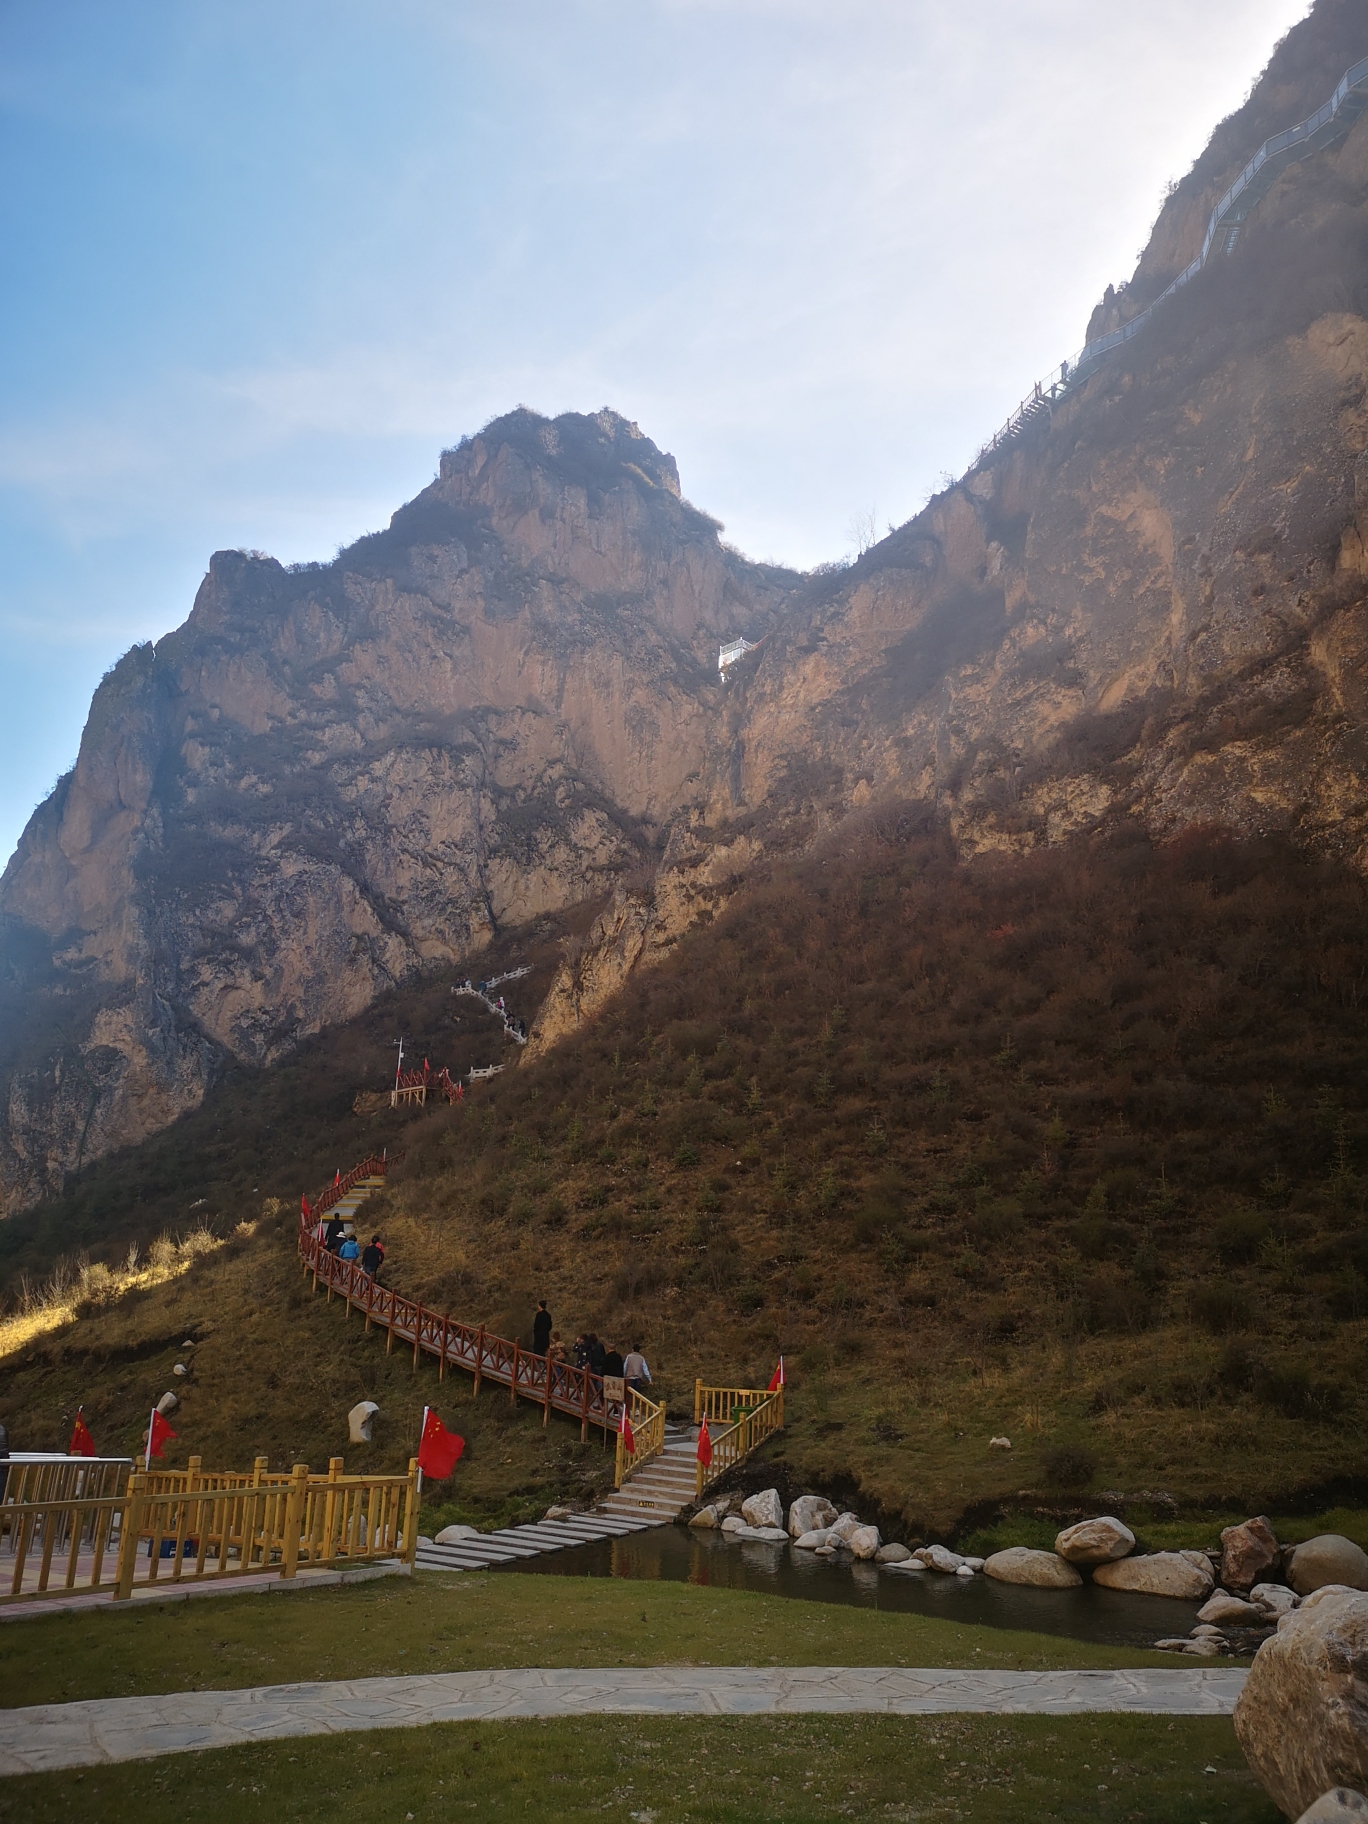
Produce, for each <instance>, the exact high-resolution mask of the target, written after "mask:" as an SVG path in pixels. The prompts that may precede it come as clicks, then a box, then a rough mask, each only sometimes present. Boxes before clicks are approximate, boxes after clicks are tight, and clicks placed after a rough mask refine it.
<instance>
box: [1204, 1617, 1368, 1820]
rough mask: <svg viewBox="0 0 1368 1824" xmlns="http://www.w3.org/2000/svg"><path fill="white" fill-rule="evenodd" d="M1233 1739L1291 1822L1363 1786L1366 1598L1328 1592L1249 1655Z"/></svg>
mask: <svg viewBox="0 0 1368 1824" xmlns="http://www.w3.org/2000/svg"><path fill="white" fill-rule="evenodd" d="M1235 1733H1236V1735H1237V1736H1238V1737H1239V1742H1240V1746H1241V1748H1243V1749H1244V1752H1245V1759H1246V1760H1247V1761H1248V1762H1249V1764H1250V1766H1251V1767H1252V1768H1253V1769H1254V1771H1255V1773H1256V1774H1257V1775H1258V1776H1259V1778H1260V1779H1261V1780H1262V1781H1263V1783H1264V1785H1265V1786H1266V1787H1267V1789H1268V1793H1269V1796H1270V1797H1271V1798H1272V1800H1273V1802H1274V1804H1275V1805H1280V1806H1281V1807H1282V1809H1283V1810H1284V1811H1285V1812H1286V1813H1287V1815H1288V1816H1289V1817H1293V1818H1295V1817H1298V1816H1300V1814H1301V1813H1302V1812H1303V1811H1305V1810H1306V1808H1307V1807H1308V1806H1309V1805H1311V1804H1313V1803H1314V1801H1315V1800H1316V1799H1318V1798H1320V1796H1321V1795H1322V1794H1323V1793H1325V1792H1328V1791H1329V1790H1330V1789H1331V1788H1332V1787H1334V1786H1348V1787H1350V1788H1351V1789H1355V1790H1361V1789H1362V1788H1363V1786H1364V1785H1365V1784H1366V1783H1368V1596H1364V1595H1361V1594H1359V1593H1358V1592H1357V1591H1352V1590H1336V1591H1334V1592H1333V1593H1330V1592H1327V1593H1325V1594H1323V1595H1322V1596H1321V1597H1320V1600H1319V1601H1317V1602H1314V1603H1303V1604H1302V1606H1301V1607H1300V1608H1299V1609H1293V1610H1292V1611H1291V1612H1290V1613H1289V1614H1287V1615H1284V1616H1283V1617H1282V1619H1281V1621H1279V1623H1278V1631H1277V1633H1276V1634H1274V1635H1273V1636H1272V1638H1271V1639H1269V1640H1266V1641H1265V1642H1264V1643H1263V1645H1262V1646H1261V1647H1260V1648H1259V1650H1258V1652H1257V1653H1256V1654H1255V1655H1254V1664H1253V1665H1252V1666H1251V1667H1250V1669H1249V1676H1248V1678H1247V1679H1246V1680H1245V1687H1244V1690H1243V1691H1242V1692H1241V1693H1240V1696H1239V1699H1238V1700H1237V1702H1236V1705H1235Z"/></svg>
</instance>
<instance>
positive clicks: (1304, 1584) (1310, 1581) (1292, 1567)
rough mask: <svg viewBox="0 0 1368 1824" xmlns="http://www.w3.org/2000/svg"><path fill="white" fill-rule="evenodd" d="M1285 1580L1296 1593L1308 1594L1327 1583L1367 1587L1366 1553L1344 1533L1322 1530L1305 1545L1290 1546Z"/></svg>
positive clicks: (1367, 1555) (1367, 1567)
mask: <svg viewBox="0 0 1368 1824" xmlns="http://www.w3.org/2000/svg"><path fill="white" fill-rule="evenodd" d="M1287 1581H1288V1582H1289V1583H1290V1584H1291V1585H1292V1588H1293V1589H1294V1590H1295V1591H1296V1592H1297V1594H1298V1596H1309V1595H1310V1594H1311V1592H1312V1591H1313V1590H1319V1589H1320V1588H1321V1587H1322V1586H1323V1585H1325V1584H1327V1583H1342V1584H1344V1585H1345V1586H1346V1587H1347V1588H1349V1589H1351V1590H1368V1552H1365V1551H1364V1550H1363V1548H1362V1546H1358V1545H1355V1544H1354V1542H1353V1540H1352V1539H1346V1538H1345V1537H1344V1535H1343V1533H1321V1534H1319V1535H1318V1536H1317V1537H1316V1538H1315V1539H1308V1540H1307V1541H1306V1543H1305V1544H1304V1545H1297V1546H1293V1548H1292V1553H1291V1557H1290V1559H1289V1562H1288V1566H1287Z"/></svg>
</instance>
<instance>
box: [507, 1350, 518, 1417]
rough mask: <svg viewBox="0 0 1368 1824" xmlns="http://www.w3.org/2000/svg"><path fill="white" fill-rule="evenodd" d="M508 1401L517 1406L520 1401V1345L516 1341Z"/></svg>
mask: <svg viewBox="0 0 1368 1824" xmlns="http://www.w3.org/2000/svg"><path fill="white" fill-rule="evenodd" d="M508 1403H509V1405H510V1406H516V1405H517V1403H518V1345H517V1344H516V1343H514V1345H513V1371H512V1373H511V1374H510V1375H509V1377H508Z"/></svg>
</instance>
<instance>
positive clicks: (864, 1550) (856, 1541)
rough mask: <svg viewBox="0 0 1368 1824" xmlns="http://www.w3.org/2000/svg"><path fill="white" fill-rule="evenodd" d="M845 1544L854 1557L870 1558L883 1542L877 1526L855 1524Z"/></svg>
mask: <svg viewBox="0 0 1368 1824" xmlns="http://www.w3.org/2000/svg"><path fill="white" fill-rule="evenodd" d="M846 1544H847V1545H848V1546H849V1547H850V1549H851V1552H852V1553H853V1554H854V1556H855V1557H856V1558H872V1557H873V1556H874V1554H875V1552H877V1551H878V1549H879V1547H880V1546H881V1545H882V1544H883V1540H882V1539H881V1538H880V1537H879V1529H878V1527H877V1526H857V1527H856V1529H855V1531H854V1532H853V1533H852V1534H851V1535H850V1537H849V1539H847V1541H846Z"/></svg>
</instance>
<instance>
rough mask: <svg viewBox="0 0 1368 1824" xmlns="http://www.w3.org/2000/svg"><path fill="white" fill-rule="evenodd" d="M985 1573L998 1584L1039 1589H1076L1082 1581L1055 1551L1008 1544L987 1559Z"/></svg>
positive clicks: (984, 1567)
mask: <svg viewBox="0 0 1368 1824" xmlns="http://www.w3.org/2000/svg"><path fill="white" fill-rule="evenodd" d="M983 1572H984V1575H985V1576H986V1577H991V1578H993V1580H994V1581H995V1582H997V1583H1024V1584H1029V1585H1031V1586H1032V1587H1033V1588H1034V1589H1037V1590H1076V1589H1077V1588H1078V1587H1079V1585H1080V1584H1081V1583H1082V1582H1083V1579H1082V1578H1081V1577H1080V1576H1079V1574H1078V1572H1077V1571H1076V1570H1075V1569H1074V1567H1073V1566H1072V1565H1071V1564H1066V1563H1065V1562H1064V1560H1063V1559H1062V1558H1060V1557H1059V1556H1058V1555H1057V1554H1056V1553H1054V1552H1037V1551H1033V1550H1032V1549H1031V1547H1030V1546H1029V1545H1009V1546H1008V1547H1007V1549H1006V1551H1002V1552H994V1553H993V1555H992V1557H991V1558H988V1559H985V1561H984V1565H983Z"/></svg>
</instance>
